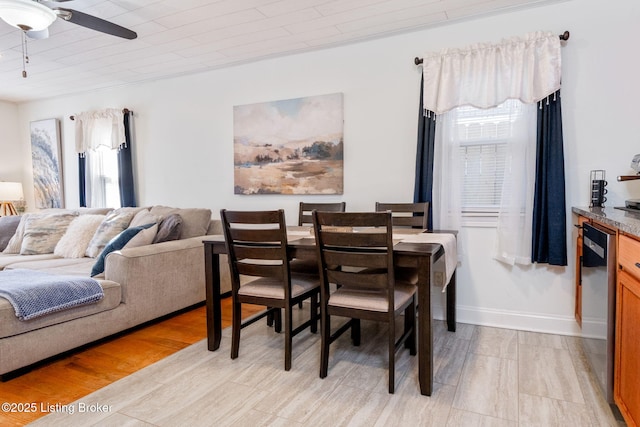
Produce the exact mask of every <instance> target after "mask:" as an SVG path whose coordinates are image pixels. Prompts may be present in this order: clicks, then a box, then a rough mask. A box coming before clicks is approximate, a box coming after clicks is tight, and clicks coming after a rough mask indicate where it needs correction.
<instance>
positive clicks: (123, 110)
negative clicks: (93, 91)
mask: <svg viewBox="0 0 640 427" xmlns="http://www.w3.org/2000/svg"><path fill="white" fill-rule="evenodd" d="M128 113H132V114H133V111H131V110H129V109H128V108H123V109H122V114H128ZM69 118H70V119H71V120H75V119H76V116H69Z"/></svg>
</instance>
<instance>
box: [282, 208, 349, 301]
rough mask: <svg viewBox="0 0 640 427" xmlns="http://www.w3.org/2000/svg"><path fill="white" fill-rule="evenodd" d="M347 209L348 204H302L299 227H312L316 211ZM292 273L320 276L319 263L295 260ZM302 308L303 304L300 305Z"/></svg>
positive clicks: (292, 264)
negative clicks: (313, 213) (312, 214)
mask: <svg viewBox="0 0 640 427" xmlns="http://www.w3.org/2000/svg"><path fill="white" fill-rule="evenodd" d="M346 207H347V204H346V202H336V203H307V202H300V209H299V212H298V226H303V225H312V222H313V220H312V218H311V212H312V211H314V210H319V211H324V212H344V211H345V209H346ZM291 271H294V272H299V273H308V274H316V275H317V274H318V263H317V261H316V260H306V259H294V260H292V261H291ZM298 306H299V307H300V308H302V303H300V304H298Z"/></svg>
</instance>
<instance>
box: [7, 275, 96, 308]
mask: <svg viewBox="0 0 640 427" xmlns="http://www.w3.org/2000/svg"><path fill="white" fill-rule="evenodd" d="M0 297H2V298H6V299H7V300H9V302H10V303H11V305H12V306H13V308H14V309H15V311H16V316H17V317H18V319H20V320H29V319H33V318H34V317H38V316H44V315H45V314H49V313H53V312H55V311H60V310H64V309H67V308H71V307H76V306H78V305H82V304H89V303H92V302H96V301H99V300H101V299H102V298H103V297H104V292H103V290H102V286H100V283H98V282H97V281H96V280H94V279H91V278H89V277H81V276H62V275H57V274H50V273H44V272H41V271H37V270H26V269H15V270H3V271H0Z"/></svg>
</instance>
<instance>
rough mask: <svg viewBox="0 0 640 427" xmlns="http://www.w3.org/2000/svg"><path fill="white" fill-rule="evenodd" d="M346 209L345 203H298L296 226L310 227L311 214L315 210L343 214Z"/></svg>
mask: <svg viewBox="0 0 640 427" xmlns="http://www.w3.org/2000/svg"><path fill="white" fill-rule="evenodd" d="M346 207H347V204H346V202H336V203H306V202H300V210H299V213H298V225H311V223H312V219H311V212H312V211H313V210H314V209H315V210H318V211H323V212H344V211H345V209H346Z"/></svg>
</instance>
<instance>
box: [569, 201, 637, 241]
mask: <svg viewBox="0 0 640 427" xmlns="http://www.w3.org/2000/svg"><path fill="white" fill-rule="evenodd" d="M571 211H572V212H573V213H575V214H578V215H582V216H584V217H587V218H589V219H593V220H596V221H598V222H601V223H603V224H606V225H608V226H610V227H612V228H617V229H618V230H620V231H624V232H625V233H628V234H632V235H634V236H636V237H640V210H638V211H632V210H629V209H626V208H622V209H618V208H606V207H605V208H584V207H575V206H574V207H572V208H571Z"/></svg>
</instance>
